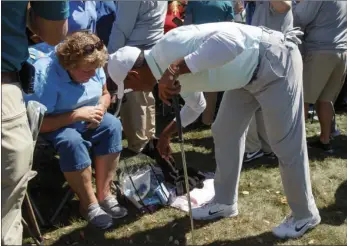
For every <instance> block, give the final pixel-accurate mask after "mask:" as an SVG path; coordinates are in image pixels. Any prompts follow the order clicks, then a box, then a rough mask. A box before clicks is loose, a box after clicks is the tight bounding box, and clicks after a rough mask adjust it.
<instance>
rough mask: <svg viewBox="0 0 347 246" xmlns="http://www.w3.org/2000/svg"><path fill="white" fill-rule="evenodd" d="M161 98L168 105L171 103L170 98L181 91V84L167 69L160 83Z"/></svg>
mask: <svg viewBox="0 0 347 246" xmlns="http://www.w3.org/2000/svg"><path fill="white" fill-rule="evenodd" d="M158 90H159V98H160V99H161V100H162V101H163V102H164V103H165V104H167V105H171V103H170V101H169V99H171V98H172V97H173V96H175V95H177V94H179V93H180V91H181V85H180V83H179V82H178V81H177V80H176V78H175V77H174V76H173V75H172V74H171V73H170V72H169V71H168V70H166V71H165V73H164V74H163V76H162V77H161V79H160V80H159V84H158Z"/></svg>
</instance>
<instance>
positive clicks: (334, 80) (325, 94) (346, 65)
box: [317, 52, 347, 144]
mask: <svg viewBox="0 0 347 246" xmlns="http://www.w3.org/2000/svg"><path fill="white" fill-rule="evenodd" d="M336 59H337V61H336V62H335V64H336V66H335V68H334V70H333V71H332V73H331V76H330V78H329V79H328V82H327V84H326V85H325V87H324V89H323V91H322V93H321V95H320V96H319V99H318V102H317V115H318V119H319V123H320V126H321V134H320V141H321V142H322V143H323V144H327V143H329V142H330V134H331V123H332V119H333V117H334V108H333V104H334V102H335V100H336V98H337V96H338V95H339V93H340V91H341V88H342V87H343V83H344V74H345V72H346V69H347V52H344V53H338V54H336Z"/></svg>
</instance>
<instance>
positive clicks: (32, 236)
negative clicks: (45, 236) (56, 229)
mask: <svg viewBox="0 0 347 246" xmlns="http://www.w3.org/2000/svg"><path fill="white" fill-rule="evenodd" d="M22 224H23V227H25V229H27V230H28V232H29V234H30V236H31V238H32V239H33V240H34V242H35V244H36V245H38V246H40V245H43V240H41V242H40V241H39V240H38V239H37V238H36V237H35V235H34V233H33V232H32V231H31V229H30V226H29V225H28V223H27V222H26V221H25V219H23V218H22Z"/></svg>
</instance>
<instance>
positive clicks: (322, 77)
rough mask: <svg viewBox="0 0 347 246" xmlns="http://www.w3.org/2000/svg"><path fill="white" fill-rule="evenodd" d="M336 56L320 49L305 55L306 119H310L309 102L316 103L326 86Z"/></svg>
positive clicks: (335, 62) (335, 61)
mask: <svg viewBox="0 0 347 246" xmlns="http://www.w3.org/2000/svg"><path fill="white" fill-rule="evenodd" d="M336 58H337V57H336V54H334V52H319V51H316V52H311V53H308V54H307V55H305V57H304V64H303V66H304V67H303V85H304V101H305V106H304V107H305V119H306V120H307V119H308V110H309V104H315V103H316V102H317V100H318V98H319V97H320V95H321V93H322V92H323V90H324V88H325V87H326V85H327V83H328V81H329V78H330V76H331V74H332V72H333V70H334V68H335V66H336V64H337V60H336ZM317 110H318V109H317ZM317 113H318V111H317ZM331 121H332V118H330V123H329V124H331ZM329 135H330V129H329Z"/></svg>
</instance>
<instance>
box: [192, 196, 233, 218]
mask: <svg viewBox="0 0 347 246" xmlns="http://www.w3.org/2000/svg"><path fill="white" fill-rule="evenodd" d="M238 214H239V211H238V210H237V205H236V204H235V205H225V204H219V203H216V202H215V201H214V200H211V201H210V202H208V203H206V204H204V205H203V206H202V207H199V208H193V209H192V215H193V218H194V219H196V220H212V219H216V218H221V217H226V218H227V217H234V216H237V215H238Z"/></svg>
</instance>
